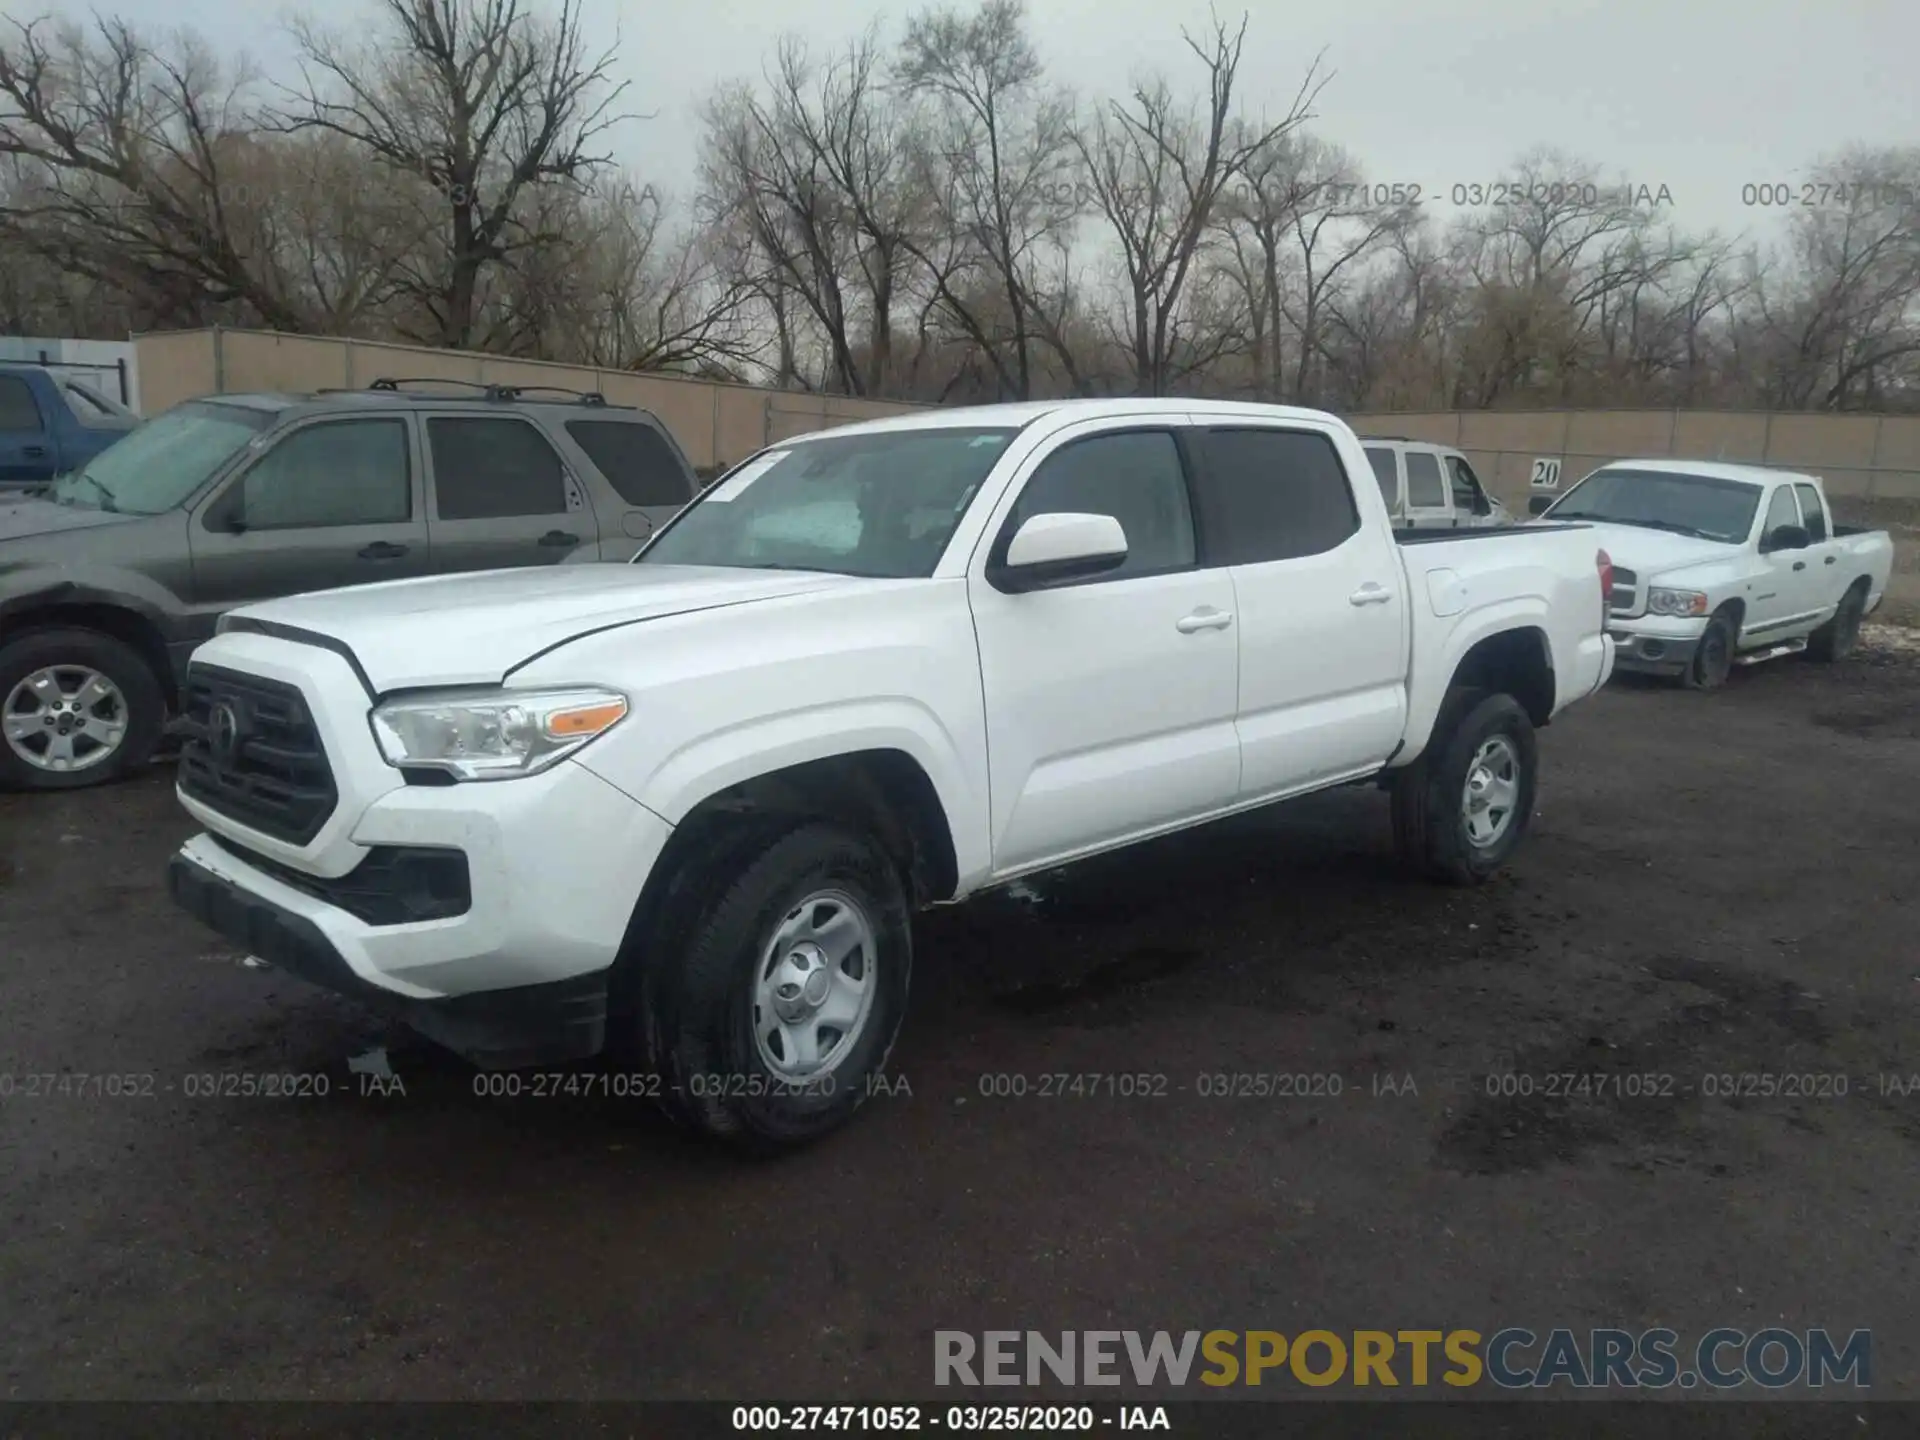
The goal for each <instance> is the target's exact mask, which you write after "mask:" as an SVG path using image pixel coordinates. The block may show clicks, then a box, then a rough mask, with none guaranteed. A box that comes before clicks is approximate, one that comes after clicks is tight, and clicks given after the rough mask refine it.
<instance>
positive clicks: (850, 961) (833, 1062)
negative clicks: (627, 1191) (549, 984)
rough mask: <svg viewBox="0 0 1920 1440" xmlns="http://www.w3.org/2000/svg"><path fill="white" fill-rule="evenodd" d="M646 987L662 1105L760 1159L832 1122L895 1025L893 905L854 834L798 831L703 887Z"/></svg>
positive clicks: (880, 1060) (896, 885)
mask: <svg viewBox="0 0 1920 1440" xmlns="http://www.w3.org/2000/svg"><path fill="white" fill-rule="evenodd" d="M701 888H702V889H704V890H705V893H706V903H705V904H704V905H703V906H702V907H701V911H700V913H699V915H698V918H697V919H695V920H694V922H693V923H692V925H691V926H690V927H689V928H688V929H687V930H686V931H685V932H683V933H684V934H685V936H686V938H685V941H684V946H685V948H684V953H682V954H680V955H671V954H669V955H661V956H657V957H653V958H652V959H651V960H650V961H649V962H648V963H651V964H654V965H658V966H660V967H661V969H660V970H659V972H657V974H656V976H655V977H654V984H653V985H651V986H649V987H648V989H649V991H650V998H649V1001H648V1004H649V1006H650V1007H651V1008H652V1010H653V1014H652V1015H651V1016H650V1021H651V1027H652V1031H653V1034H654V1035H655V1036H656V1037H657V1039H658V1041H659V1051H658V1053H659V1058H660V1061H661V1062H662V1063H661V1067H660V1068H661V1069H662V1071H663V1072H664V1073H663V1075H662V1080H663V1082H664V1098H665V1100H666V1108H667V1110H668V1112H669V1114H671V1115H672V1116H673V1117H674V1118H675V1119H677V1120H680V1121H682V1122H683V1123H686V1124H688V1125H691V1126H693V1127H694V1128H697V1129H700V1130H704V1131H706V1132H707V1133H708V1134H711V1135H714V1136H717V1137H719V1138H721V1139H724V1140H728V1141H731V1142H733V1143H735V1144H738V1145H741V1146H744V1147H745V1148H748V1149H752V1150H758V1151H774V1150H783V1149H791V1148H794V1147H796V1146H799V1145H803V1144H806V1143H808V1142H810V1141H813V1140H817V1139H819V1138H820V1137H821V1136H823V1135H826V1134H827V1133H828V1132H830V1131H832V1130H834V1129H837V1128H838V1127H839V1126H841V1125H843V1124H845V1123H846V1121H847V1120H848V1119H849V1118H850V1117H851V1116H852V1114H853V1112H854V1111H855V1110H857V1109H858V1108H859V1107H860V1105H861V1104H862V1103H863V1102H864V1101H865V1100H866V1098H867V1095H868V1093H869V1091H870V1090H871V1089H872V1088H873V1082H874V1080H875V1077H877V1076H878V1075H880V1073H881V1071H882V1068H883V1067H884V1066H885V1064H886V1060H887V1055H888V1053H889V1052H890V1051H891V1050H892V1048H893V1041H894V1037H895V1036H896V1035H897V1034H898V1033H899V1029H900V1022H901V1020H902V1019H903V1018H904V1016H905V1014H906V1000H907V987H908V980H909V977H910V972H911V969H912V964H913V939H912V930H911V925H910V921H909V912H908V906H907V899H906V893H905V891H904V889H903V887H902V885H901V881H900V876H899V874H898V873H897V872H896V871H895V869H894V868H893V866H892V864H891V863H890V862H889V861H888V859H887V857H886V856H885V855H884V854H883V853H882V852H881V851H880V849H879V848H878V847H877V846H875V845H874V844H873V843H872V842H871V841H869V840H868V839H866V838H865V837H863V836H861V835H858V834H855V833H853V832H851V831H848V830H846V829H843V828H841V827H840V826H837V825H830V824H825V823H810V824H806V825H803V826H801V827H800V828H799V829H797V830H793V831H790V832H788V833H787V834H785V835H783V836H781V837H780V838H779V839H777V840H774V841H773V842H772V843H771V844H770V845H768V846H767V847H766V849H765V850H763V851H761V852H760V854H759V855H758V856H757V857H756V858H754V859H752V860H751V861H750V862H749V863H748V864H747V865H746V866H745V868H744V869H743V870H740V871H739V872H738V873H737V875H725V874H715V875H714V876H713V877H712V880H711V883H710V884H708V885H706V886H703V887H701Z"/></svg>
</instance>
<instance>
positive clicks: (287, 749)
mask: <svg viewBox="0 0 1920 1440" xmlns="http://www.w3.org/2000/svg"><path fill="white" fill-rule="evenodd" d="M181 712H182V713H181V720H182V722H183V723H182V725H181V727H180V728H181V729H182V731H183V732H184V733H185V735H186V740H185V742H184V743H183V744H182V745H181V747H180V789H181V790H182V791H183V792H185V793H186V794H188V795H191V796H192V797H193V798H194V799H196V800H198V801H200V802H201V803H202V804H203V805H207V806H210V807H211V808H212V809H214V810H217V811H219V812H220V813H221V814H222V815H226V816H228V817H230V818H231V819H233V820H236V821H238V822H239V823H240V824H242V825H245V826H247V827H248V828H250V829H253V830H258V831H260V832H261V833H262V834H264V835H271V836H273V838H274V839H276V840H284V841H286V842H287V843H288V844H290V845H304V844H306V843H307V842H308V841H309V840H311V839H313V837H314V836H315V835H317V834H319V833H320V827H321V826H322V825H325V824H326V823H327V817H329V816H330V815H332V814H333V810H334V807H335V806H336V805H337V804H338V803H339V799H340V797H339V794H338V792H337V791H336V790H335V788H334V783H333V768H332V766H330V765H329V764H328V763H327V752H326V749H325V748H324V747H323V746H322V745H321V743H320V732H319V729H318V727H316V726H315V724H314V721H313V714H312V712H311V711H310V710H308V708H307V702H306V697H305V696H303V695H302V694H301V693H300V691H299V689H298V688H296V687H295V686H292V685H287V684H284V683H282V682H280V681H278V680H267V679H263V678H262V677H260V676H258V675H242V674H240V673H239V672H238V671H234V670H227V669H223V668H221V667H219V666H214V665H191V666H189V667H188V668H187V684H186V693H185V695H184V696H183V700H182V705H181Z"/></svg>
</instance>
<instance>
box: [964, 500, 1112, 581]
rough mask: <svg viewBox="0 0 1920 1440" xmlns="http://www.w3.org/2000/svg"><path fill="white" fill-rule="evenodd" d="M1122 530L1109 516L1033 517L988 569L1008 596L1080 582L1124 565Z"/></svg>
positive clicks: (1016, 533)
mask: <svg viewBox="0 0 1920 1440" xmlns="http://www.w3.org/2000/svg"><path fill="white" fill-rule="evenodd" d="M1126 561H1127V532H1126V531H1125V530H1123V529H1121V528H1120V522H1119V521H1118V520H1116V519H1114V518H1113V516H1111V515H1081V514H1073V513H1068V514H1061V515H1035V516H1033V517H1032V518H1031V519H1030V520H1028V521H1027V522H1026V523H1025V524H1023V525H1021V527H1020V528H1019V529H1018V530H1017V531H1015V532H1014V536H1013V539H1012V540H1011V541H1010V542H1009V543H1008V545H1007V558H1006V559H1005V560H1004V561H1002V562H1001V563H1000V564H999V565H998V566H995V567H993V568H992V569H991V571H990V573H989V575H988V579H989V580H991V581H992V582H993V585H994V587H995V588H996V589H999V590H1004V591H1007V592H1009V593H1012V594H1018V593H1020V592H1022V591H1025V590H1041V589H1044V588H1046V587H1047V586H1049V585H1062V584H1065V583H1066V582H1068V581H1070V580H1084V579H1086V578H1087V577H1088V576H1091V575H1100V574H1103V573H1105V572H1106V571H1108V570H1113V569H1116V568H1117V567H1119V566H1121V565H1124V564H1126Z"/></svg>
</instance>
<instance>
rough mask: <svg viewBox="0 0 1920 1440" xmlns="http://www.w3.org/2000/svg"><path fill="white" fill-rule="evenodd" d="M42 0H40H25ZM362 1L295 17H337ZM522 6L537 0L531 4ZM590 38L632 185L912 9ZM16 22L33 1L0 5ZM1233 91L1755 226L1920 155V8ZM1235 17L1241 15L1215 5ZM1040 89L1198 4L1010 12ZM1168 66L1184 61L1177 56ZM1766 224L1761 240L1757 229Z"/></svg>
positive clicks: (1327, 131) (1367, 139)
mask: <svg viewBox="0 0 1920 1440" xmlns="http://www.w3.org/2000/svg"><path fill="white" fill-rule="evenodd" d="M41 3H42V4H45V3H46V0H41ZM375 3H376V0H332V3H329V4H325V5H319V6H313V7H310V9H311V10H312V11H313V12H314V13H318V14H319V15H321V16H322V17H323V18H324V19H326V20H328V21H330V22H334V23H342V24H345V23H348V22H349V21H351V20H352V18H353V17H355V16H369V15H371V14H372V13H373V10H374V6H375ZM530 3H533V4H535V5H539V4H541V3H543V0H530ZM584 4H585V10H586V15H587V24H588V27H589V29H590V30H591V31H592V32H593V33H594V34H595V36H596V37H597V38H599V39H600V41H601V42H602V43H611V42H612V41H613V39H614V37H615V34H616V31H618V33H619V38H620V49H619V58H618V74H619V76H620V78H622V79H625V80H627V81H629V82H630V89H629V92H628V98H629V100H630V102H631V108H633V109H635V110H640V111H648V112H652V114H653V118H652V119H650V120H645V121H636V122H634V123H632V124H630V125H627V126H625V127H624V128H623V131H622V133H621V135H620V140H619V150H620V155H619V158H620V159H621V160H622V161H623V163H626V164H627V165H629V166H630V167H631V168H632V169H633V170H634V171H635V172H636V173H637V174H639V175H640V176H641V177H642V178H645V179H650V180H653V181H655V182H656V183H660V184H663V185H665V186H667V187H668V188H670V189H674V190H680V191H684V189H685V188H686V187H687V186H688V185H689V184H690V183H691V179H692V166H693V156H694V147H695V141H696V137H697V134H698V126H699V121H698V110H699V105H700V102H701V100H702V99H703V97H704V96H705V95H706V94H707V93H708V92H709V91H710V90H711V88H712V87H713V85H714V84H715V83H716V82H718V81H720V80H722V79H725V78H729V77H733V76H740V75H749V76H750V75H756V74H758V73H759V70H760V66H761V62H762V58H763V56H764V55H765V54H766V52H767V50H768V49H769V47H770V46H771V44H772V42H773V40H774V39H775V37H776V36H778V35H779V34H781V33H782V32H788V31H791V32H794V33H797V34H799V35H801V36H803V37H805V38H806V39H807V40H808V41H809V42H812V43H815V44H818V45H822V46H832V45H835V44H838V43H840V42H843V41H844V40H846V39H847V38H848V37H850V36H852V35H854V34H855V33H857V32H858V31H859V29H860V28H861V27H862V26H864V25H865V24H866V23H868V22H869V21H870V20H871V19H873V18H874V17H875V16H876V15H880V14H883V13H885V14H887V15H889V16H890V17H891V19H890V21H889V24H890V25H891V26H892V31H891V33H897V29H898V22H899V20H900V19H901V18H902V17H904V15H906V14H907V13H910V11H911V10H912V9H914V8H917V7H916V6H915V5H913V4H901V5H897V6H891V7H882V6H880V5H878V4H874V3H870V0H693V3H687V0H672V3H661V0H627V3H624V4H622V3H620V0H584ZM3 8H5V9H6V10H7V11H8V12H9V13H13V14H19V13H26V12H29V11H31V10H33V9H34V8H35V0H4V5H3ZM51 8H53V9H55V10H57V11H59V12H61V13H66V14H71V15H75V16H84V15H85V14H86V13H87V12H88V11H89V10H90V9H99V10H103V11H108V12H112V13H119V14H122V15H125V16H127V17H128V18H130V19H134V20H136V21H138V22H140V23H141V24H143V25H145V26H150V27H166V26H171V25H187V26H191V27H193V28H196V29H198V30H200V31H201V32H202V33H204V34H205V35H207V36H209V37H211V38H213V39H215V40H216V41H217V42H218V43H220V44H222V45H223V46H227V47H241V46H243V47H245V48H246V49H247V50H248V51H249V52H250V53H251V54H252V55H253V56H254V58H255V59H256V60H257V61H258V62H260V63H261V64H262V65H263V66H264V67H266V68H267V69H268V70H269V71H272V70H274V69H276V68H279V67H281V66H283V65H284V64H285V62H286V59H287V57H288V56H289V55H290V54H291V48H290V46H289V44H288V41H287V39H286V37H285V32H284V22H285V19H286V17H287V16H288V15H289V14H291V13H293V12H292V10H291V9H289V8H286V7H276V5H275V4H274V3H273V0H122V3H120V4H118V5H115V4H114V3H113V0H52V4H51ZM1244 8H1246V9H1249V10H1250V11H1251V14H1252V20H1251V23H1250V25H1249V27H1248V32H1247V46H1246V53H1245V57H1244V59H1243V62H1242V66H1241V76H1240V88H1241V94H1242V95H1243V96H1244V99H1245V101H1246V104H1247V106H1248V108H1249V109H1250V110H1253V111H1256V112H1257V111H1260V110H1263V109H1264V110H1267V111H1269V112H1272V113H1274V114H1276V115H1277V114H1278V113H1282V112H1284V109H1285V106H1286V105H1287V103H1288V101H1289V100H1290V98H1291V97H1292V95H1293V93H1294V92H1295V90H1296V89H1297V88H1298V86H1299V83H1300V79H1301V76H1302V75H1303V73H1304V72H1305V70H1306V67H1307V66H1308V64H1309V63H1310V62H1311V60H1312V59H1313V57H1314V55H1315V54H1316V53H1317V52H1322V51H1324V53H1325V59H1324V62H1323V63H1324V65H1325V67H1326V68H1327V69H1328V70H1329V71H1331V72H1332V80H1331V83H1329V84H1328V85H1327V86H1326V88H1325V89H1324V90H1323V91H1322V92H1321V94H1320V98H1319V100H1318V102H1317V103H1316V105H1315V107H1314V108H1315V113H1316V117H1317V118H1316V119H1315V120H1314V121H1313V122H1312V128H1313V130H1314V131H1315V132H1316V133H1318V134H1319V135H1321V136H1322V137H1324V138H1325V139H1328V140H1330V141H1334V142H1336V143H1338V144H1341V145H1344V146H1345V147H1347V149H1348V150H1350V151H1351V152H1352V153H1353V154H1354V155H1355V156H1356V157H1357V158H1358V159H1359V161H1360V162H1361V164H1362V165H1363V167H1364V170H1365V175H1366V178H1367V179H1368V180H1369V181H1375V182H1394V181H1400V182H1408V183H1412V184H1418V185H1419V186H1421V188H1422V190H1423V192H1424V193H1425V194H1427V195H1428V196H1435V195H1437V196H1438V197H1439V199H1440V201H1441V204H1440V205H1439V206H1437V207H1436V208H1437V212H1438V214H1439V215H1440V217H1441V218H1443V219H1444V218H1446V217H1447V216H1448V215H1449V214H1451V213H1453V212H1452V207H1451V204H1450V203H1449V201H1450V192H1451V189H1452V187H1453V186H1454V185H1455V184H1475V183H1485V182H1488V181H1492V180H1495V179H1497V178H1499V176H1500V174H1501V172H1502V170H1503V168H1504V167H1505V166H1506V165H1507V164H1508V163H1509V162H1511V161H1512V160H1513V159H1514V158H1515V157H1516V156H1517V155H1519V154H1520V153H1521V152H1522V151H1524V150H1526V149H1528V148H1530V147H1532V146H1535V145H1551V146H1556V147H1559V148H1561V149H1563V150H1565V151H1568V152H1570V153H1572V154H1575V155H1578V156H1581V157H1584V158H1586V159H1588V160H1590V161H1592V162H1593V163H1595V164H1598V165H1599V166H1601V167H1602V170H1603V172H1604V178H1605V179H1606V180H1607V181H1608V182H1616V181H1618V180H1620V179H1623V178H1624V179H1626V180H1627V181H1628V182H1629V183H1631V184H1632V185H1634V186H1635V187H1638V186H1640V185H1646V186H1648V187H1649V189H1651V190H1653V191H1656V192H1657V191H1658V190H1659V188H1660V187H1661V186H1663V185H1664V186H1666V187H1667V189H1668V191H1669V192H1670V193H1671V196H1672V199H1673V207H1672V210H1671V211H1670V212H1669V213H1670V215H1671V218H1672V219H1673V220H1674V221H1675V222H1676V223H1678V224H1680V225H1682V226H1685V227H1686V228H1688V229H1693V230H1705V229H1710V228H1717V229H1720V230H1721V231H1723V232H1726V233H1737V232H1740V231H1743V230H1746V231H1750V232H1753V233H1756V234H1761V233H1765V228H1770V227H1766V226H1765V222H1766V221H1767V220H1769V219H1773V218H1777V217H1778V215H1779V213H1780V212H1779V210H1778V209H1766V208H1758V207H1755V206H1753V205H1750V204H1745V203H1743V197H1742V187H1743V186H1744V185H1748V184H1759V183H1779V182H1788V183H1791V182H1794V181H1795V180H1797V179H1804V178H1805V174H1806V170H1807V167H1808V166H1809V165H1810V164H1811V163H1812V162H1813V161H1814V159H1815V158H1816V157H1818V156H1820V155H1822V154H1825V153H1831V152H1833V151H1836V150H1839V149H1841V148H1843V147H1845V146H1847V145H1850V144H1852V143H1855V142H1862V143H1866V144H1869V145H1899V144H1905V145H1920V0H1448V3H1446V4H1433V3H1427V0H1331V3H1324V4H1314V5H1283V4H1278V3H1274V0H1262V3H1258V4H1253V5H1249V6H1245V7H1244ZM1218 9H1219V11H1220V13H1221V14H1222V15H1223V16H1230V17H1233V18H1234V19H1236V20H1237V18H1238V16H1239V14H1240V13H1241V9H1242V6H1240V5H1237V4H1234V3H1232V0H1220V3H1219V4H1218ZM1028 16H1029V23H1030V28H1031V31H1032V33H1033V36H1034V39H1035V41H1036V43H1037V44H1038V46H1039V49H1040V51H1041V54H1042V55H1043V56H1044V57H1045V60H1046V62H1047V64H1048V66H1049V68H1050V71H1051V73H1052V75H1053V76H1054V77H1055V78H1056V79H1057V81H1058V82H1060V83H1061V84H1063V85H1065V86H1068V87H1071V88H1072V89H1073V90H1075V91H1076V92H1078V93H1080V94H1082V95H1083V96H1090V95H1098V94H1113V93H1119V92H1121V91H1122V89H1123V87H1124V86H1125V84H1126V82H1127V80H1128V77H1129V75H1130V74H1132V73H1134V72H1136V71H1138V70H1141V69H1143V68H1152V67H1163V68H1165V69H1166V71H1167V72H1168V73H1169V74H1170V76H1171V77H1172V78H1173V79H1174V80H1175V81H1176V83H1178V82H1180V81H1181V80H1182V78H1183V77H1184V78H1185V79H1186V81H1187V82H1188V88H1189V93H1191V86H1192V85H1193V84H1194V83H1197V74H1196V72H1197V62H1195V61H1193V60H1192V58H1191V57H1190V56H1187V55H1186V54H1185V52H1184V51H1183V50H1182V48H1181V45H1180V39H1179V32H1180V27H1181V26H1182V25H1187V26H1189V27H1204V26H1205V25H1206V24H1207V17H1208V7H1207V3H1206V0H1028ZM1182 60H1185V61H1186V62H1187V63H1186V64H1184V65H1183V64H1181V63H1180V62H1181V61H1182ZM1763 227H1765V228H1763Z"/></svg>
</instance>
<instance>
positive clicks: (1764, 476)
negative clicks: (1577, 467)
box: [1594, 456, 1820, 485]
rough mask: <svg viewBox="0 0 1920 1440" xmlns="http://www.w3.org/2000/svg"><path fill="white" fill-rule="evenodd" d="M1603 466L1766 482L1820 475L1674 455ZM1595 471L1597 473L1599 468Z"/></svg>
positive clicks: (1811, 480)
mask: <svg viewBox="0 0 1920 1440" xmlns="http://www.w3.org/2000/svg"><path fill="white" fill-rule="evenodd" d="M1599 468H1600V470H1625V469H1631V470H1658V471H1660V472H1662V473H1664V474H1668V475H1702V476H1705V477H1706V478H1707V479H1709V480H1744V481H1746V482H1747V483H1748V484H1752V485H1765V484H1766V483H1767V482H1768V481H1769V480H1797V481H1800V482H1802V483H1810V484H1815V485H1817V484H1819V483H1820V477H1819V476H1818V475H1809V474H1807V473H1806V472H1805V471H1801V470H1784V469H1781V468H1779V467H1778V466H1773V465H1741V464H1736V463H1735V462H1733V461H1731V460H1687V459H1681V458H1675V457H1671V456H1667V457H1662V458H1659V459H1648V460H1633V459H1626V460H1609V461H1608V462H1607V463H1606V464H1604V465H1602V466H1600V467H1599ZM1594 473H1596V474H1598V473H1599V472H1598V471H1595V472H1594Z"/></svg>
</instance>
